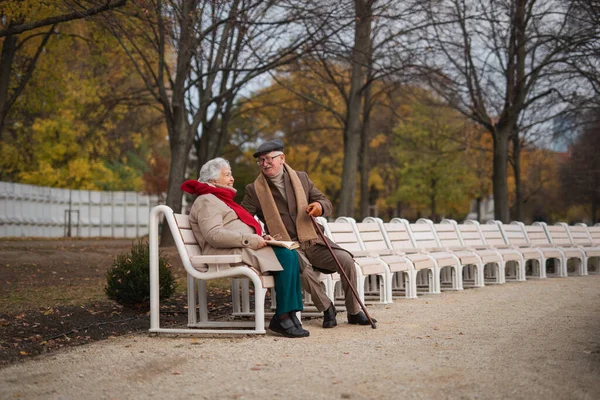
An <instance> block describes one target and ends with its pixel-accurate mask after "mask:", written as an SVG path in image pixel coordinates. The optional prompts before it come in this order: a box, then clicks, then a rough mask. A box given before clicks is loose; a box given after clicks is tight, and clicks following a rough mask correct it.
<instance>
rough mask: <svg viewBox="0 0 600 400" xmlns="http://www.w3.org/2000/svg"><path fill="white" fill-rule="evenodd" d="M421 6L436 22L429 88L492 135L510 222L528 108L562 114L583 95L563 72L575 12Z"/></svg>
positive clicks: (453, 0)
mask: <svg viewBox="0 0 600 400" xmlns="http://www.w3.org/2000/svg"><path fill="white" fill-rule="evenodd" d="M424 4H425V5H426V6H427V9H426V10H425V12H426V13H427V14H428V17H429V18H430V19H431V21H433V22H434V23H433V24H432V25H431V29H429V30H428V34H427V36H426V37H424V38H423V41H424V43H426V46H427V49H428V50H429V51H428V52H427V53H424V55H425V57H424V58H423V60H421V61H420V63H422V64H423V65H425V66H427V77H428V78H429V84H430V85H431V87H433V88H435V89H436V91H437V93H438V94H439V95H441V96H443V97H444V98H445V99H446V101H447V102H448V104H451V105H453V106H454V107H455V108H456V109H457V110H459V111H460V112H461V113H463V114H464V115H465V116H467V117H469V118H471V119H472V120H473V121H475V122H477V123H478V124H479V125H481V126H482V127H484V128H485V129H486V130H487V131H488V132H489V134H490V135H491V136H492V138H493V141H494V176H493V191H494V206H495V217H496V219H498V220H501V221H503V222H508V221H509V219H510V217H509V203H508V183H507V182H508V175H507V174H508V157H509V156H508V155H509V143H510V140H511V138H512V137H513V135H518V133H519V128H520V125H519V123H520V118H521V117H522V116H523V113H524V111H525V110H527V109H528V108H529V107H531V106H532V105H533V104H536V103H538V104H539V103H540V102H544V104H546V105H547V109H548V110H551V111H552V112H554V113H555V115H558V114H560V112H562V110H561V103H562V104H565V103H564V102H565V100H566V101H570V99H571V98H573V97H577V96H578V95H580V94H581V95H583V94H582V93H581V92H582V91H585V88H582V87H581V86H578V85H577V84H576V83H575V82H576V76H575V75H571V74H568V73H566V72H565V71H563V69H562V67H563V66H564V65H565V54H566V53H567V52H568V49H569V47H570V44H569V43H568V41H565V40H564V38H565V37H572V36H573V35H572V32H570V31H569V27H568V25H567V23H566V21H567V20H568V19H569V17H570V14H569V11H570V9H569V8H568V5H566V4H565V2H563V1H562V0H556V1H554V0H553V1H545V2H539V1H536V0H510V1H506V2H497V1H490V0H476V1H470V2H465V1H458V0H447V1H441V2H440V1H430V2H426V3H424ZM578 92H579V93H578ZM530 116H533V114H530ZM544 120H548V117H547V116H544ZM540 122H541V121H540Z"/></svg>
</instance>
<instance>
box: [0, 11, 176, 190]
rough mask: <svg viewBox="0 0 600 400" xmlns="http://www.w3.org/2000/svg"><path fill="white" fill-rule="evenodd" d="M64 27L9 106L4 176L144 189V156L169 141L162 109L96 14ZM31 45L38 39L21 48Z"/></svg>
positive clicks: (72, 185) (33, 47) (38, 182)
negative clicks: (93, 19)
mask: <svg viewBox="0 0 600 400" xmlns="http://www.w3.org/2000/svg"><path fill="white" fill-rule="evenodd" d="M60 28H61V29H60V30H56V32H55V33H54V34H53V36H52V37H51V40H49V41H48V43H46V44H45V46H44V48H43V54H42V56H40V57H39V58H38V59H37V62H36V67H35V69H34V70H32V74H31V77H30V78H29V81H28V84H27V85H26V86H23V87H22V89H21V94H22V95H21V96H18V97H16V98H15V101H14V103H13V104H12V107H11V110H10V112H9V113H8V114H7V117H8V121H10V124H7V125H6V126H5V128H4V132H5V134H4V135H3V138H2V140H0V148H1V150H2V154H3V157H2V159H1V160H0V165H1V168H0V171H1V172H0V179H2V180H9V181H19V182H23V183H30V184H36V185H44V186H53V187H70V188H74V189H76V188H81V189H96V190H100V189H103V190H143V189H144V187H143V180H142V175H143V174H144V173H145V172H146V171H147V166H146V165H147V159H148V158H149V157H150V156H151V154H152V153H154V152H155V151H156V150H155V149H156V148H157V146H158V147H160V146H161V142H162V143H165V142H166V141H165V137H166V134H165V133H164V128H162V126H163V125H162V120H161V119H160V113H158V112H157V110H155V109H154V110H153V109H152V107H151V105H150V104H151V103H150V101H149V100H150V99H148V98H147V96H145V95H144V87H143V86H142V84H141V83H142V82H141V81H140V80H139V79H137V78H136V75H135V74H134V73H133V71H132V68H131V65H130V64H129V60H128V59H127V58H126V57H125V55H124V54H123V53H122V52H121V51H120V50H119V46H118V43H117V42H116V41H115V39H114V38H113V37H112V35H111V34H110V33H109V32H107V31H106V30H104V29H102V27H101V26H98V25H94V23H93V22H91V21H73V22H70V23H65V24H62V25H60ZM31 32H32V35H36V31H31ZM37 34H38V35H39V34H40V33H37ZM43 35H45V34H43ZM29 51H31V52H34V53H35V52H38V51H39V44H38V43H36V42H35V40H34V39H31V40H25V41H24V42H23V43H22V46H21V47H20V49H19V54H21V53H25V54H26V53H27V52H29ZM17 75H18V74H17ZM12 84H15V85H17V83H15V82H13V81H11V85H12ZM163 190H164V188H163Z"/></svg>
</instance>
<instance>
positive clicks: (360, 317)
mask: <svg viewBox="0 0 600 400" xmlns="http://www.w3.org/2000/svg"><path fill="white" fill-rule="evenodd" d="M371 319H372V320H373V323H375V322H377V320H376V319H375V318H371ZM348 323H349V324H352V325H371V323H370V322H369V319H368V318H367V316H366V315H365V313H364V312H362V311H360V312H359V313H358V314H354V315H352V314H348Z"/></svg>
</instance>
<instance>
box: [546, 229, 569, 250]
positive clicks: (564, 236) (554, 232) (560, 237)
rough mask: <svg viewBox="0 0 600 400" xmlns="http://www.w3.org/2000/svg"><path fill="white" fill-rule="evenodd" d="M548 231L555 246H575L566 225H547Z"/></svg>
mask: <svg viewBox="0 0 600 400" xmlns="http://www.w3.org/2000/svg"><path fill="white" fill-rule="evenodd" d="M546 231H547V233H548V236H550V241H551V242H552V244H553V245H555V246H566V247H570V246H573V244H572V243H571V239H570V238H569V233H568V232H567V230H566V229H565V227H564V226H561V225H546Z"/></svg>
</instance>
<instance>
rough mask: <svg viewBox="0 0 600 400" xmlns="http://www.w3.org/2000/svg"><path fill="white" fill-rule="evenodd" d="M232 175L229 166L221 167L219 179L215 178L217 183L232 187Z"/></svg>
mask: <svg viewBox="0 0 600 400" xmlns="http://www.w3.org/2000/svg"><path fill="white" fill-rule="evenodd" d="M233 181H235V179H233V175H232V174H231V168H227V167H225V168H221V175H219V179H217V183H218V184H219V185H222V186H229V187H233Z"/></svg>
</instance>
